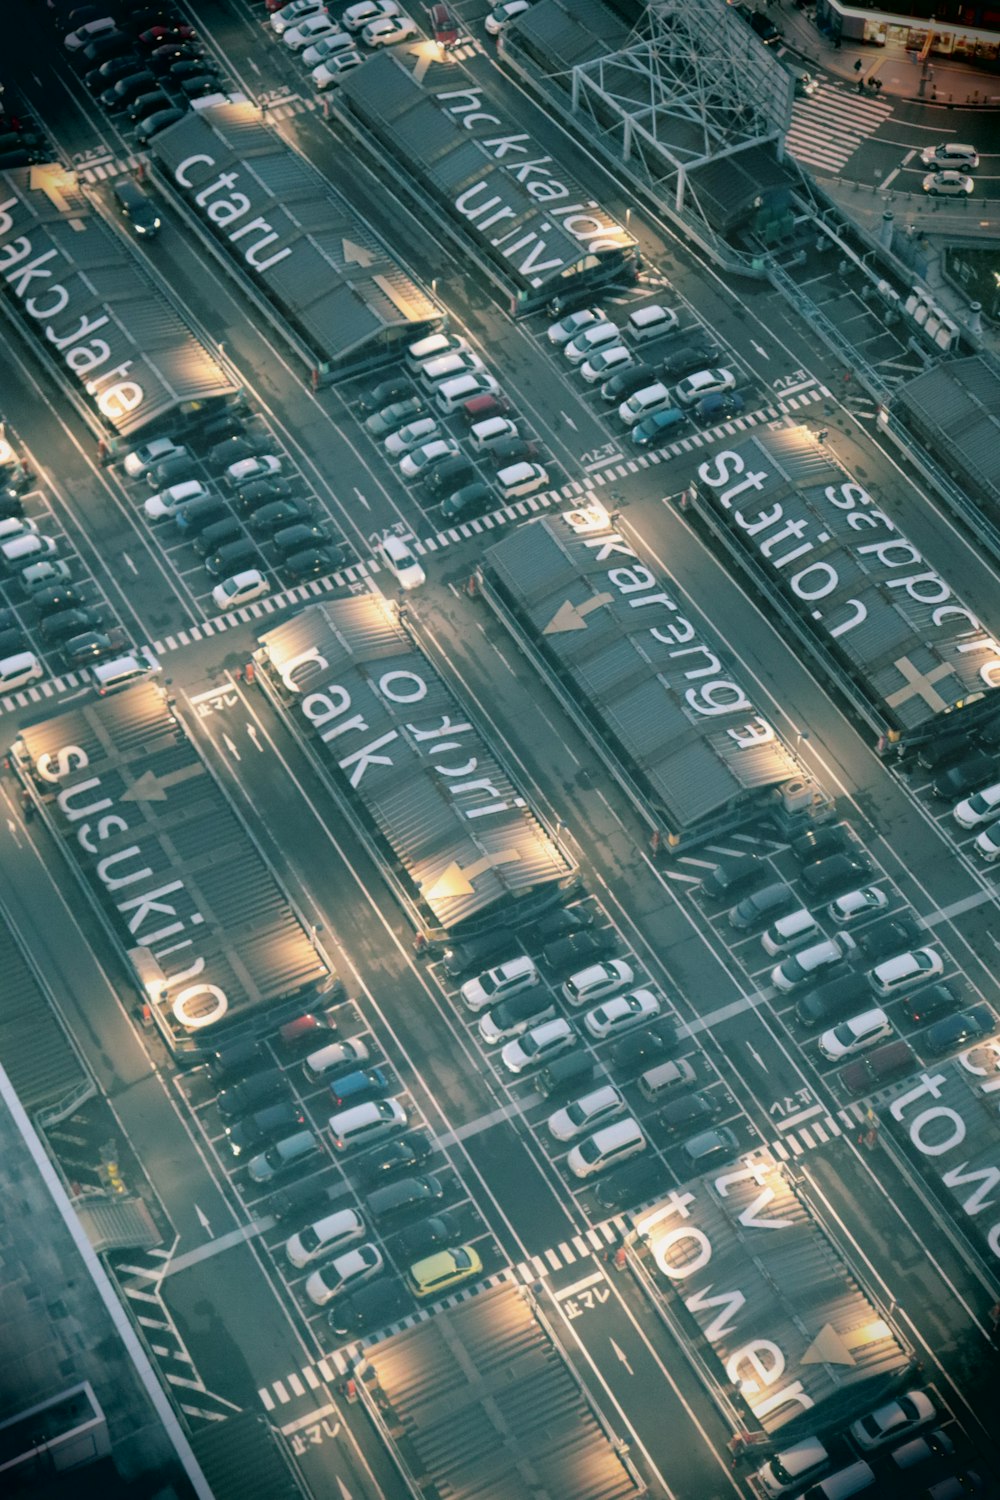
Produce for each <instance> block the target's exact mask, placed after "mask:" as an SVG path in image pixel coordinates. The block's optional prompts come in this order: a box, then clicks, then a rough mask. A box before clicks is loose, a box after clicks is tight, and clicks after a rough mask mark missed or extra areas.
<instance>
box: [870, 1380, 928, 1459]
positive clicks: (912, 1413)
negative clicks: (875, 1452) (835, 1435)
mask: <svg viewBox="0 0 1000 1500" xmlns="http://www.w3.org/2000/svg"><path fill="white" fill-rule="evenodd" d="M936 1415H937V1412H936V1411H935V1409H934V1403H933V1401H932V1400H931V1399H930V1397H929V1396H925V1395H924V1393H923V1391H907V1392H906V1394H905V1395H903V1396H897V1397H896V1399H895V1401H887V1402H886V1404H885V1405H884V1406H878V1407H876V1408H875V1410H874V1411H871V1412H869V1413H868V1415H867V1416H866V1417H859V1418H858V1420H857V1421H856V1422H852V1423H851V1425H850V1427H849V1428H848V1431H849V1432H850V1434H851V1437H852V1438H853V1439H854V1441H855V1442H856V1443H857V1445H858V1447H859V1448H862V1449H864V1450H865V1451H866V1452H867V1451H869V1450H870V1449H872V1448H881V1447H882V1445H883V1444H884V1443H894V1442H895V1441H896V1439H897V1438H900V1437H903V1436H904V1435H905V1434H906V1433H908V1432H912V1431H913V1429H914V1428H915V1427H920V1426H922V1425H923V1423H924V1422H933V1420H934V1418H935V1417H936Z"/></svg>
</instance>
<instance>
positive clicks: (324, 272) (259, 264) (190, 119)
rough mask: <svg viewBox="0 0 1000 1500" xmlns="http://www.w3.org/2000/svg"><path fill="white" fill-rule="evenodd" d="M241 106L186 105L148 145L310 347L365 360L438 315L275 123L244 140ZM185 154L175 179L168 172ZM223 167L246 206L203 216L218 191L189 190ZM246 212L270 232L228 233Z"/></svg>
mask: <svg viewBox="0 0 1000 1500" xmlns="http://www.w3.org/2000/svg"><path fill="white" fill-rule="evenodd" d="M245 113H246V109H245V106H242V105H231V104H225V105H217V106H214V107H213V108H212V109H207V110H200V111H197V112H194V111H191V112H189V113H188V114H186V115H185V116H184V118H183V120H178V122H177V124H176V125H173V126H171V127H170V128H169V129H168V130H165V131H162V132H161V133H160V134H159V135H158V136H156V137H155V139H154V141H153V142H152V145H151V147H150V149H151V150H152V151H153V153H154V155H155V157H156V159H157V161H158V163H159V165H160V167H161V169H162V171H163V172H164V173H165V175H166V176H167V178H168V179H169V180H170V181H171V182H172V183H173V184H174V186H175V187H176V190H177V191H178V192H180V193H182V194H183V196H184V197H185V198H186V200H187V203H188V206H189V207H190V209H191V211H192V212H194V213H197V214H199V215H200V216H201V217H202V219H203V222H204V224H205V227H206V228H207V229H208V230H210V231H211V232H212V233H213V234H214V235H215V237H216V239H218V240H219V241H220V243H221V244H223V245H224V246H225V247H226V248H227V250H229V251H230V253H231V254H232V255H233V257H234V259H235V260H236V261H237V262H238V263H239V264H240V266H241V268H242V269H244V270H245V271H246V273H247V274H248V275H250V276H252V277H253V278H254V279H255V280H256V281H258V282H259V283H260V284H261V285H262V286H263V287H264V289H265V291H266V293H267V295H268V297H269V298H270V300H271V301H272V302H273V303H274V305H275V306H276V307H277V308H279V309H280V311H282V312H283V313H284V314H285V316H287V317H288V318H289V319H290V320H291V321H292V322H293V323H294V324H295V325H296V328H297V330H298V332H299V334H300V336H302V337H303V338H304V339H305V340H306V341H307V342H308V343H309V345H310V347H312V348H313V349H315V350H316V351H317V354H318V355H319V356H321V357H322V358H323V359H324V360H325V361H327V362H328V363H329V364H330V365H331V367H332V368H333V369H335V370H336V369H348V368H350V367H351V366H352V365H353V364H358V363H366V362H367V361H368V360H369V359H370V356H371V353H372V351H373V350H374V349H376V348H377V347H379V346H381V345H382V344H383V343H384V342H385V341H386V339H387V338H389V339H390V340H392V341H395V340H409V339H410V338H412V337H413V336H414V334H415V333H416V332H417V331H419V329H420V328H423V327H427V326H429V325H430V324H431V323H432V322H433V321H434V320H435V319H436V318H437V317H439V316H440V309H439V308H437V307H436V306H435V304H434V303H433V302H432V301H431V299H430V298H429V297H427V296H425V294H424V293H423V292H422V291H421V289H420V288H419V287H418V286H417V284H416V282H414V281H413V280H412V278H411V277H410V276H409V275H408V274H407V272H406V271H405V270H404V269H403V267H402V266H401V265H400V264H399V262H398V261H396V260H394V259H393V258H392V257H391V256H390V254H389V252H388V250H387V249H386V247H385V245H383V244H382V242H381V241H380V240H379V239H378V238H377V237H376V236H375V235H374V234H373V232H372V231H371V230H370V229H369V228H368V226H367V225H366V224H364V223H363V222H362V220H360V219H359V218H358V217H357V215H356V214H355V213H354V212H353V210H352V209H351V207H350V205H349V204H348V203H347V201H346V199H344V198H342V197H341V196H340V194H339V193H337V192H336V190H335V189H334V188H333V187H332V186H331V185H330V183H328V182H327V180H326V179H325V178H324V177H322V176H321V175H320V174H319V172H317V171H316V169H315V168H314V167H313V166H312V165H311V164H310V163H309V162H308V161H306V160H305V158H303V157H301V156H299V155H297V154H296V153H295V152H293V151H291V150H290V149H289V148H288V146H287V145H286V144H285V142H284V141H283V140H282V139H281V137H280V136H279V135H277V134H276V133H275V132H274V131H271V130H266V129H262V128H260V127H258V128H257V129H256V130H255V131H254V132H253V135H252V137H251V138H250V139H249V140H246V139H245V138H244V137H243V134H242V132H241V130H240V128H239V127H240V121H241V119H242V117H243V115H244V114H245ZM202 158H208V160H207V162H206V161H204V160H202ZM192 159H193V161H194V163H195V164H194V165H191V164H190V163H191V161H192ZM185 162H187V163H188V165H187V167H186V168H184V174H183V175H184V181H183V182H182V183H178V182H177V181H176V175H175V174H176V173H177V171H178V169H180V168H181V166H182V163H185ZM223 172H225V173H227V174H233V175H234V176H235V184H234V185H233V186H232V187H231V189H230V191H231V193H232V194H233V195H235V196H234V198H233V200H232V201H233V203H234V205H237V200H238V197H239V194H241V193H242V194H243V195H244V196H245V198H246V200H247V201H248V203H249V207H247V208H244V209H239V208H238V206H237V207H234V212H233V215H232V217H231V218H228V219H226V220H225V222H224V223H220V222H218V221H217V220H215V219H213V218H211V217H209V214H210V213H211V211H212V210H213V209H217V208H218V205H219V202H220V199H219V198H218V196H217V195H213V196H210V197H209V198H207V199H206V201H205V203H203V204H199V203H198V201H197V200H198V195H199V194H200V193H202V192H203V190H204V188H205V187H206V186H207V185H209V184H210V183H212V182H214V181H215V179H216V177H217V176H218V175H219V174H220V173H223ZM246 216H249V218H248V219H247V222H249V220H250V219H256V218H261V219H263V220H264V221H265V223H266V225H267V226H268V227H269V229H270V230H271V231H273V238H272V239H270V240H268V238H267V235H266V234H265V233H264V231H263V230H262V231H259V232H257V233H256V234H255V235H254V236H252V237H248V238H246V239H243V238H234V236H236V235H238V234H239V225H240V224H241V223H242V222H243V220H244V218H245V217H246ZM254 246H258V248H257V249H256V250H255V249H254ZM272 261H273V262H274V263H273V264H271V263H270V262H272Z"/></svg>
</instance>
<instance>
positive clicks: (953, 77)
mask: <svg viewBox="0 0 1000 1500" xmlns="http://www.w3.org/2000/svg"><path fill="white" fill-rule="evenodd" d="M768 14H769V16H770V18H771V19H772V20H773V21H774V23H775V25H776V26H780V27H781V29H782V30H783V31H784V33H785V45H786V46H787V47H788V48H789V49H790V50H791V51H792V52H794V53H795V54H796V55H797V56H798V57H800V58H801V59H802V61H803V62H804V63H806V64H807V65H808V66H810V67H815V68H819V69H821V70H822V71H823V72H825V73H831V74H833V75H834V77H836V78H841V79H843V80H844V81H845V82H847V83H852V84H854V83H859V82H860V83H861V84H862V90H863V92H864V93H865V94H867V95H868V97H869V98H871V97H872V95H873V90H872V89H871V88H870V87H867V86H866V84H867V80H869V79H878V80H879V82H880V83H881V84H882V89H881V92H882V93H883V94H891V95H892V96H893V97H894V98H898V99H911V100H913V101H915V102H917V103H920V104H937V105H938V106H940V107H947V106H948V105H950V104H951V105H961V106H962V107H963V108H964V107H969V108H973V107H975V108H980V109H996V110H1000V75H998V74H996V73H994V72H991V71H988V70H986V69H984V68H974V67H973V66H972V65H971V64H970V63H967V62H953V61H950V60H949V59H945V58H937V59H934V58H933V57H929V58H928V59H927V61H926V62H923V63H922V62H920V61H919V60H917V59H916V54H915V53H914V52H908V51H907V50H906V48H905V47H903V46H902V44H901V43H899V42H888V43H887V44H886V45H885V46H884V47H874V46H865V45H863V44H862V43H860V42H857V41H853V40H847V41H845V42H844V43H843V45H842V46H840V47H838V46H837V45H836V43H835V42H832V41H830V39H829V38H828V37H825V36H824V35H823V34H822V33H821V32H820V31H819V29H818V27H817V26H816V23H815V20H814V19H813V12H812V11H809V10H804V11H803V10H799V9H798V7H797V6H796V5H795V4H794V0H775V4H774V5H773V6H771V7H769V11H768ZM859 62H860V63H861V67H860V68H858V67H857V66H856V65H857V63H859Z"/></svg>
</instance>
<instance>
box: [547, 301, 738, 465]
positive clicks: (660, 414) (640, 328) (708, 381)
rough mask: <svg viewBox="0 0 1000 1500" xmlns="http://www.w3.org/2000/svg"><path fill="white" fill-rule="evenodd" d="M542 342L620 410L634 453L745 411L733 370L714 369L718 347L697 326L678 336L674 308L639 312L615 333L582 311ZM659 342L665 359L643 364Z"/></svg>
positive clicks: (601, 317) (596, 315) (603, 319)
mask: <svg viewBox="0 0 1000 1500" xmlns="http://www.w3.org/2000/svg"><path fill="white" fill-rule="evenodd" d="M547 337H548V341H549V343H550V344H551V345H552V346H553V347H554V348H556V349H559V350H560V351H561V352H562V354H563V357H564V358H565V359H566V360H568V361H569V363H570V364H571V365H572V366H574V367H575V368H576V369H577V370H578V371H579V373H580V376H581V377H582V379H583V380H584V382H585V383H586V384H588V385H593V386H596V387H598V389H599V391H600V397H601V400H602V401H606V402H608V403H609V404H611V405H613V406H615V407H616V408H617V414H618V417H619V420H620V421H622V422H623V423H624V424H625V426H626V427H628V428H629V429H630V430H631V437H632V441H633V443H634V444H635V445H636V446H637V447H648V446H650V445H652V444H655V443H657V442H662V441H664V440H665V439H666V438H667V436H668V435H669V433H670V432H671V431H672V430H673V429H674V428H680V427H682V426H684V425H685V424H686V423H687V422H689V421H691V420H692V419H693V420H695V421H697V422H700V423H703V424H707V423H709V422H719V421H722V420H724V419H725V418H726V417H729V416H734V415H736V414H737V413H739V412H740V411H742V410H743V404H744V403H743V397H742V396H741V395H740V394H739V392H738V391H737V390H736V384H737V377H736V374H735V372H734V371H733V370H731V369H726V368H724V367H722V366H720V365H718V364H716V363H713V361H716V360H717V359H718V358H719V353H720V351H719V350H718V348H717V347H716V346H715V345H714V344H713V343H712V342H711V341H710V340H709V339H708V337H707V336H706V334H705V333H704V332H703V330H701V329H700V328H690V329H686V330H682V329H681V326H680V318H679V316H678V314H677V313H676V312H675V311H674V310H673V309H672V308H668V307H662V306H661V305H660V304H658V303H654V304H653V305H651V306H646V307H640V308H637V309H635V311H633V312H632V313H630V314H629V316H628V318H627V320H626V322H625V325H624V327H619V325H618V324H617V323H615V322H614V321H613V320H612V319H611V318H610V317H608V315H607V314H606V313H605V311H604V309H603V308H600V307H583V308H579V309H577V310H576V311H573V312H570V313H568V314H567V315H566V316H565V317H563V318H560V319H559V320H558V321H557V322H555V323H552V324H551V325H550V326H549V328H548V331H547ZM660 339H667V340H668V342H667V345H666V349H665V353H664V356H663V358H662V360H660V361H659V363H658V364H652V363H649V362H646V361H644V360H641V359H640V357H639V353H640V350H641V348H642V346H643V345H645V344H647V343H651V342H653V341H654V340H660ZM678 377H683V378H680V379H678Z"/></svg>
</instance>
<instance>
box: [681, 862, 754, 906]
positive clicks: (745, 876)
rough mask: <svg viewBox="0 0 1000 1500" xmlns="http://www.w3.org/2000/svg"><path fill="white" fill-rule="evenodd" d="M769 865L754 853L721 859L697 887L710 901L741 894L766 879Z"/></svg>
mask: <svg viewBox="0 0 1000 1500" xmlns="http://www.w3.org/2000/svg"><path fill="white" fill-rule="evenodd" d="M768 873H769V866H768V865H767V863H766V862H765V861H764V860H762V859H758V857H757V855H756V854H744V855H740V856H736V857H734V858H732V859H722V860H720V861H719V863H718V864H717V865H716V866H715V867H714V868H713V869H711V870H710V871H709V872H708V874H707V875H706V876H705V878H704V879H703V880H702V882H701V885H700V886H699V887H698V889H699V890H700V891H701V893H702V895H703V896H707V897H708V898H709V899H710V900H712V901H722V900H725V899H726V898H727V897H735V896H740V895H742V894H743V893H744V892H745V891H751V890H753V889H754V888H755V887H756V886H759V885H762V884H763V883H764V881H765V880H766V879H767V876H768Z"/></svg>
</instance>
